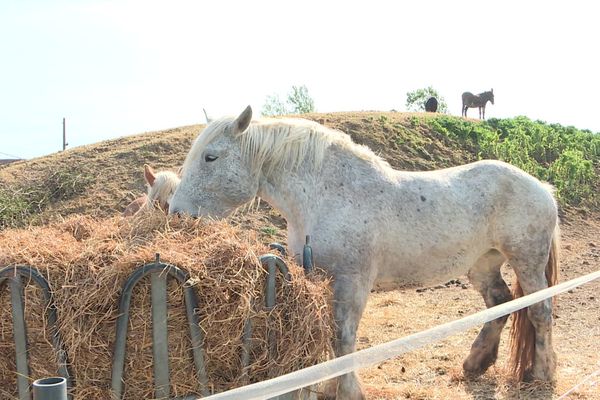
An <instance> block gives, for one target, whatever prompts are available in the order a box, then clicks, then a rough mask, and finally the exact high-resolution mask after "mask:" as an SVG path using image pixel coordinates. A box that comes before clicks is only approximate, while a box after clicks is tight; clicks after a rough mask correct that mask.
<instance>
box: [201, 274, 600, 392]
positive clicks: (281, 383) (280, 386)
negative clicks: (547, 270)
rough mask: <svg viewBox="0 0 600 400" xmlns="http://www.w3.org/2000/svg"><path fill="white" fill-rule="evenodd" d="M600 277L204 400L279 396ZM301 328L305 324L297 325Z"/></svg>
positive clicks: (583, 278)
mask: <svg viewBox="0 0 600 400" xmlns="http://www.w3.org/2000/svg"><path fill="white" fill-rule="evenodd" d="M597 278H600V271H596V272H593V273H591V274H588V275H584V276H581V277H579V278H575V279H572V280H570V281H567V282H563V283H561V284H558V285H556V286H552V287H549V288H547V289H544V290H540V291H538V292H535V293H532V294H530V295H528V296H524V297H521V298H518V299H516V300H512V301H509V302H507V303H504V304H500V305H498V306H495V307H492V308H488V309H487V310H483V311H480V312H478V313H475V314H472V315H469V316H468V317H465V318H461V319H459V320H456V321H452V322H448V323H446V324H443V325H438V326H436V327H434V328H431V329H428V330H425V331H422V332H418V333H415V334H412V335H409V336H405V337H403V338H400V339H396V340H393V341H391V342H387V343H382V344H379V345H376V346H373V347H370V348H368V349H364V350H361V351H357V352H355V353H352V354H348V355H345V356H343V357H339V358H335V359H333V360H329V361H326V362H323V363H321V364H317V365H314V366H312V367H308V368H304V369H302V370H299V371H295V372H292V373H289V374H287V375H282V376H280V377H277V378H273V379H269V380H266V381H262V382H257V383H253V384H251V385H248V386H244V387H240V388H237V389H232V390H229V391H227V392H223V393H219V394H215V395H212V396H209V397H204V398H203V400H226V399H227V400H258V399H268V398H271V397H275V396H279V395H281V394H284V393H288V392H291V391H292V390H296V389H300V388H303V387H307V386H310V385H313V384H315V383H318V382H321V381H324V380H327V379H331V378H334V377H336V376H340V375H343V374H346V373H348V372H350V371H354V370H357V369H360V368H364V367H368V366H370V365H373V364H378V363H380V362H382V361H385V360H388V359H390V358H393V357H396V356H398V355H400V354H403V353H406V352H408V351H412V350H415V349H418V348H420V347H423V346H426V345H428V344H431V343H434V342H437V341H439V340H442V339H444V338H446V337H448V336H451V335H454V334H456V333H458V332H461V331H464V330H466V329H469V328H472V327H474V326H478V325H481V324H483V323H485V322H489V321H492V320H494V319H496V318H499V317H502V316H503V315H507V314H510V313H512V312H514V311H517V310H520V309H521V308H524V307H527V306H530V305H532V304H534V303H537V302H539V301H542V300H545V299H547V298H550V297H553V296H555V295H557V294H559V293H563V292H566V291H568V290H570V289H573V288H575V287H577V286H580V285H583V284H584V283H587V282H590V281H592V280H594V279H597ZM298 329H302V328H301V327H298Z"/></svg>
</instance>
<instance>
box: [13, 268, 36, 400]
mask: <svg viewBox="0 0 600 400" xmlns="http://www.w3.org/2000/svg"><path fill="white" fill-rule="evenodd" d="M9 282H10V302H11V304H12V322H13V338H14V341H15V357H16V364H17V387H18V390H19V400H29V399H30V397H31V394H30V392H29V362H28V359H27V358H28V357H27V328H26V325H25V309H24V305H23V285H22V284H21V275H19V274H16V275H15V276H14V277H12V278H10V279H9Z"/></svg>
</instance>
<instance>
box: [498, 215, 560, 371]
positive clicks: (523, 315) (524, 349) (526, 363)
mask: <svg viewBox="0 0 600 400" xmlns="http://www.w3.org/2000/svg"><path fill="white" fill-rule="evenodd" d="M559 249H560V228H559V227H558V222H557V223H556V227H555V228H554V233H553V236H552V243H551V245H550V255H549V256H548V263H547V264H546V280H547V281H548V286H554V285H556V284H557V283H558V261H559ZM512 294H513V298H515V299H516V298H518V297H522V296H523V289H522V288H521V285H520V284H519V280H518V279H516V278H515V281H514V283H513V290H512ZM555 299H556V297H555V298H553V300H552V301H553V304H554V303H555ZM534 357H535V328H534V327H533V324H532V323H531V321H529V318H528V317H527V308H523V309H521V310H519V311H516V312H514V313H513V323H512V326H511V329H510V361H509V368H510V371H511V372H512V375H513V376H514V377H515V378H516V379H518V380H519V381H522V380H523V377H524V375H525V373H526V372H527V371H530V370H531V368H532V367H533V359H534Z"/></svg>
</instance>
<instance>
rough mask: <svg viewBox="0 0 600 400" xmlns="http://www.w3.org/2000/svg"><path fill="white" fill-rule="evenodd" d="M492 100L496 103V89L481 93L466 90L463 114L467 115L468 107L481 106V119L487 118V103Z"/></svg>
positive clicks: (463, 100)
mask: <svg viewBox="0 0 600 400" xmlns="http://www.w3.org/2000/svg"><path fill="white" fill-rule="evenodd" d="M488 101H490V102H492V104H494V89H492V90H490V91H489V92H483V93H479V94H478V95H474V94H473V93H471V92H464V93H463V94H462V116H463V117H466V116H467V109H469V108H475V107H477V108H479V119H485V105H486V104H487V102H488Z"/></svg>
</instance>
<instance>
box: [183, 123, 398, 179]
mask: <svg viewBox="0 0 600 400" xmlns="http://www.w3.org/2000/svg"><path fill="white" fill-rule="evenodd" d="M233 120H234V119H233V118H222V119H220V120H217V121H215V122H213V123H212V124H210V125H209V126H208V127H207V128H206V129H205V130H204V131H203V132H202V133H201V134H200V135H199V136H198V138H197V139H196V142H195V143H194V145H193V147H192V149H191V151H190V153H189V154H188V156H187V158H186V161H185V163H184V168H185V167H186V165H187V164H188V163H189V162H190V161H191V160H194V159H196V157H197V156H198V153H199V152H200V151H202V149H204V148H205V147H206V145H208V143H210V142H211V141H212V140H213V139H214V138H215V137H216V136H217V135H218V134H220V133H222V132H223V131H224V130H225V129H227V127H228V125H229V124H230V123H231V122H232V121H233ZM238 137H239V139H240V144H241V149H242V154H243V155H244V156H245V157H247V158H248V159H249V160H250V161H251V167H252V169H253V170H254V171H257V170H258V169H260V168H262V167H263V166H266V173H270V172H272V171H274V170H278V169H285V170H289V169H294V168H297V167H298V166H299V165H300V164H301V163H302V162H304V161H307V162H309V163H310V164H312V166H313V167H314V168H315V169H316V168H318V167H319V166H320V165H321V163H322V161H323V157H324V154H325V150H326V149H327V148H328V147H329V146H331V145H337V146H339V147H341V148H343V149H345V150H348V151H350V152H351V153H353V154H354V155H356V156H357V157H359V158H361V159H363V160H367V161H370V162H371V163H373V164H375V165H377V166H379V167H381V168H383V169H385V168H390V166H389V164H388V163H387V162H386V161H384V160H383V159H381V158H380V157H379V156H377V155H376V154H375V153H373V151H372V150H371V149H369V148H368V147H366V146H363V145H359V144H356V143H354V142H353V141H352V139H351V138H350V136H349V135H347V134H345V133H343V132H341V131H338V130H334V129H330V128H327V127H325V126H323V125H320V124H318V123H316V122H314V121H310V120H306V119H302V118H262V119H257V120H254V121H252V123H251V124H250V126H249V127H248V129H247V130H246V131H244V132H243V133H241V134H239V135H238Z"/></svg>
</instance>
